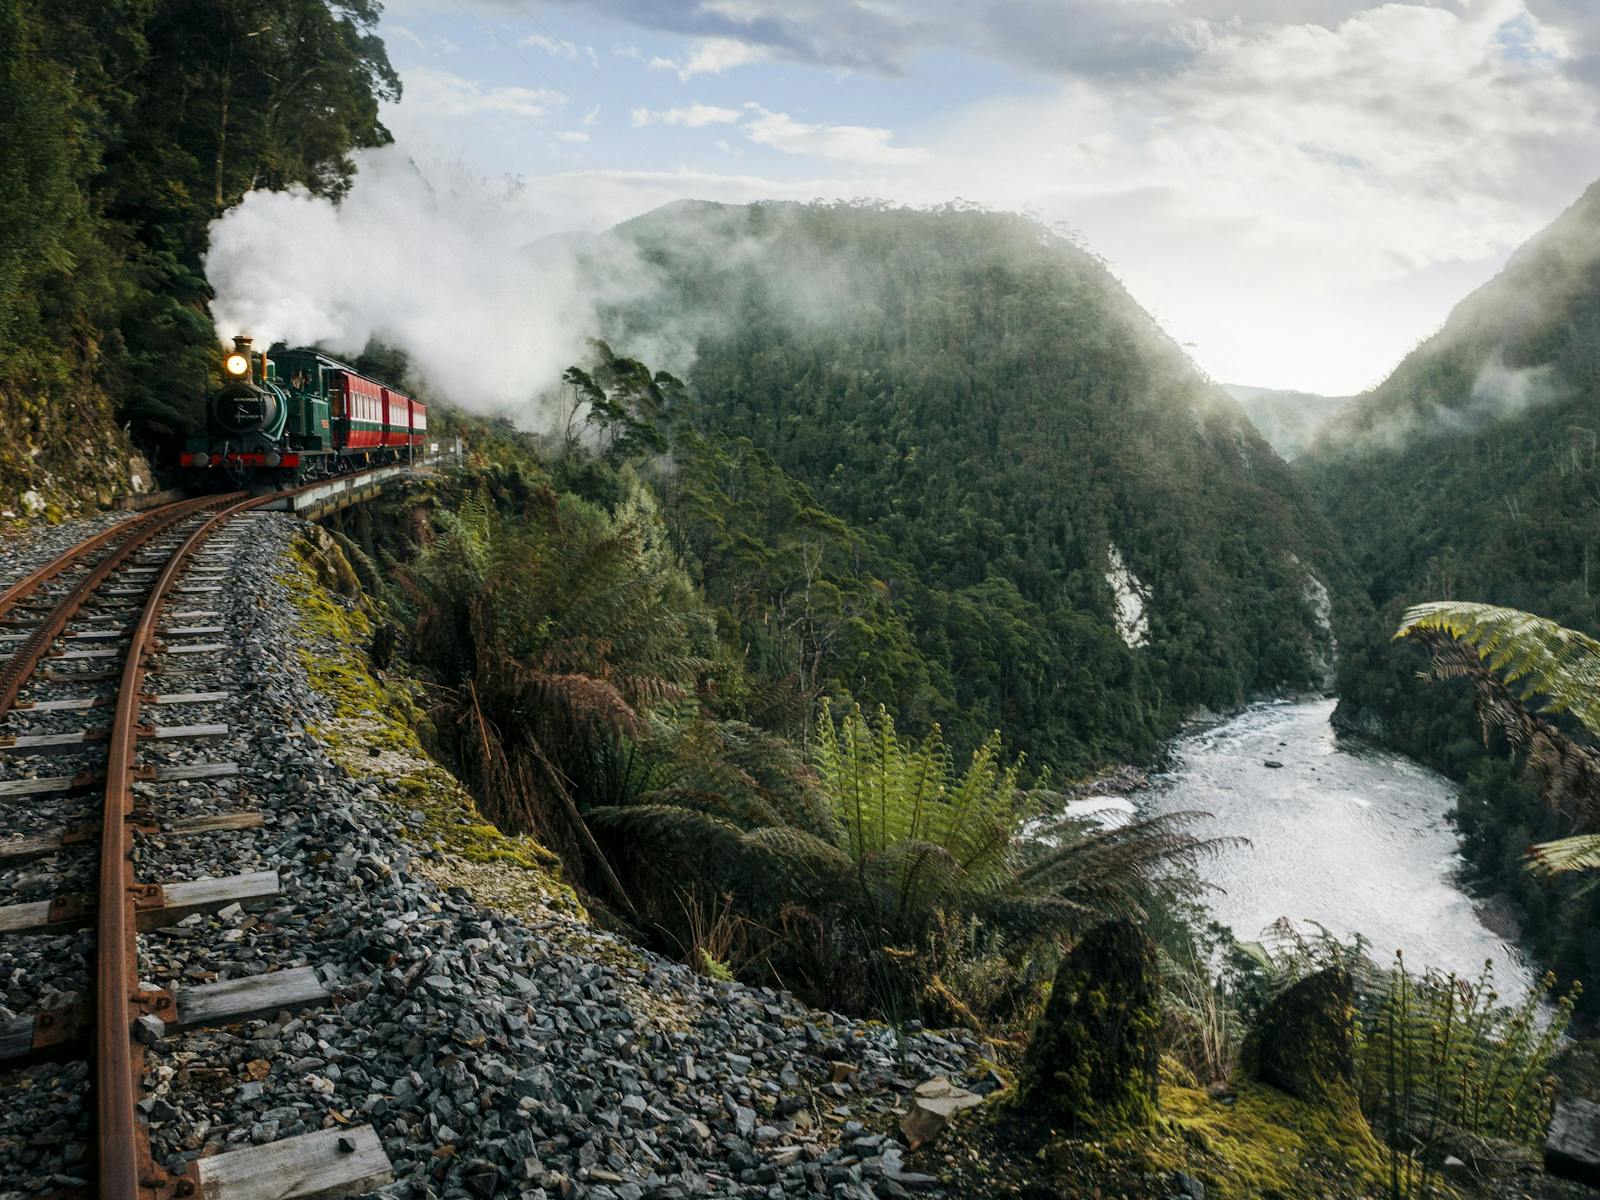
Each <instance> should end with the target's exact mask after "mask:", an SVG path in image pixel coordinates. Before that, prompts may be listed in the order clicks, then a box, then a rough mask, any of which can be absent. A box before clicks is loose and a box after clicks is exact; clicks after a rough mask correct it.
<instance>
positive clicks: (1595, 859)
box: [1528, 833, 1600, 874]
mask: <svg viewBox="0 0 1600 1200" xmlns="http://www.w3.org/2000/svg"><path fill="white" fill-rule="evenodd" d="M1528 857H1529V858H1530V859H1531V860H1532V863H1533V866H1534V868H1535V869H1536V870H1538V871H1542V872H1544V873H1545V874H1555V873H1557V872H1560V871H1595V870H1600V833H1580V834H1576V835H1574V836H1572V837H1564V838H1558V839H1557V840H1555V841H1553V842H1540V843H1539V844H1538V845H1537V846H1534V847H1533V848H1532V849H1531V850H1529V851H1528Z"/></svg>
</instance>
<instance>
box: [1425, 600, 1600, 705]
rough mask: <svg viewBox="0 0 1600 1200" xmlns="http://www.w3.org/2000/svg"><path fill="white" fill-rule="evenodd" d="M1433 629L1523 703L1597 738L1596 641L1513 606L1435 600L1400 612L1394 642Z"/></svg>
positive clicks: (1599, 647) (1599, 673) (1599, 648)
mask: <svg viewBox="0 0 1600 1200" xmlns="http://www.w3.org/2000/svg"><path fill="white" fill-rule="evenodd" d="M1422 631H1434V632H1437V633H1442V634H1445V635H1447V636H1449V637H1452V638H1454V639H1456V640H1457V641H1459V642H1462V643H1464V644H1465V645H1467V646H1468V647H1470V648H1471V649H1472V650H1473V651H1475V652H1476V653H1477V655H1478V658H1479V659H1480V660H1481V661H1482V663H1483V664H1484V666H1485V667H1487V668H1488V669H1489V670H1490V671H1492V672H1494V673H1495V674H1496V675H1497V676H1499V677H1500V678H1501V679H1502V680H1504V682H1505V683H1506V684H1507V685H1508V686H1511V687H1516V688H1518V689H1519V699H1520V700H1522V701H1523V702H1528V701H1531V700H1533V699H1535V698H1539V699H1540V701H1541V704H1540V707H1541V708H1542V710H1543V711H1545V712H1548V713H1568V714H1571V715H1572V716H1573V717H1575V718H1577V720H1579V721H1580V722H1582V724H1583V726H1584V728H1585V729H1587V730H1588V731H1589V732H1590V733H1592V734H1596V735H1600V642H1597V641H1595V640H1594V639H1593V638H1591V637H1589V636H1588V635H1586V634H1582V633H1579V632H1578V631H1577V630H1575V629H1566V628H1563V627H1562V626H1560V625H1557V624H1556V623H1555V622H1554V621H1548V620H1546V619H1545V618H1543V617H1536V616H1534V615H1533V614H1532V613H1525V612H1520V611H1518V610H1517V609H1514V608H1498V607H1496V606H1495V605H1492V604H1465V603H1458V602H1455V601H1435V602H1432V603H1429V604H1418V605H1416V606H1414V607H1412V608H1410V609H1408V610H1407V611H1406V615H1405V619H1404V620H1403V621H1402V622H1401V625H1400V628H1399V630H1398V631H1396V633H1395V636H1396V637H1397V638H1403V637H1412V636H1415V635H1416V634H1417V633H1419V632H1422Z"/></svg>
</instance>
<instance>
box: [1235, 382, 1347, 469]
mask: <svg viewBox="0 0 1600 1200" xmlns="http://www.w3.org/2000/svg"><path fill="white" fill-rule="evenodd" d="M1222 390H1223V391H1225V392H1227V393H1228V395H1230V396H1232V397H1233V398H1234V399H1235V400H1237V401H1238V402H1239V407H1240V408H1242V409H1244V415H1245V416H1247V417H1249V418H1250V423H1251V424H1252V425H1254V426H1255V427H1256V428H1257V429H1258V430H1260V431H1261V436H1262V437H1264V438H1266V439H1267V444H1268V445H1269V446H1271V447H1272V448H1273V449H1274V450H1276V451H1277V452H1278V453H1279V454H1281V455H1282V456H1283V457H1284V458H1285V459H1287V460H1290V461H1293V460H1294V459H1295V458H1297V457H1299V455H1300V454H1301V453H1303V452H1304V451H1305V448H1306V447H1307V446H1309V445H1310V444H1311V443H1312V441H1313V440H1314V439H1315V438H1316V436H1317V434H1318V433H1320V432H1321V431H1322V429H1323V427H1324V426H1325V425H1327V424H1328V422H1329V421H1331V420H1333V419H1334V418H1335V417H1336V416H1338V415H1339V414H1340V413H1341V412H1343V411H1344V410H1345V409H1346V408H1347V407H1348V406H1349V405H1350V403H1351V402H1352V401H1353V400H1354V399H1355V397H1354V396H1319V395H1317V394H1315V393H1314V392H1287V391H1281V390H1279V389H1277V388H1259V387H1246V386H1245V385H1244V384H1238V383H1225V384H1223V385H1222Z"/></svg>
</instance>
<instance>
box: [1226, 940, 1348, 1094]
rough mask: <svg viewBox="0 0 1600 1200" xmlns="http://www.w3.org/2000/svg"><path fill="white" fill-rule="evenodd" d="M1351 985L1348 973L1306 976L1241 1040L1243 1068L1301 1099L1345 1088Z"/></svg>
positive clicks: (1334, 971) (1335, 969)
mask: <svg viewBox="0 0 1600 1200" xmlns="http://www.w3.org/2000/svg"><path fill="white" fill-rule="evenodd" d="M1355 1013H1356V1005H1355V987H1354V984H1353V983H1352V981H1351V979H1350V974H1349V972H1347V971H1345V970H1342V969H1340V968H1338V967H1329V968H1327V969H1325V970H1322V971H1318V972H1317V973H1316V974H1314V975H1308V976H1306V977H1305V978H1304V979H1302V980H1300V982H1299V983H1296V984H1295V985H1294V986H1293V987H1291V988H1289V989H1288V990H1287V991H1285V992H1284V993H1283V994H1281V995H1280V996H1278V997H1277V998H1276V999H1274V1000H1273V1001H1272V1002H1271V1003H1270V1004H1268V1005H1267V1007H1266V1009H1265V1011H1264V1012H1262V1014H1261V1019H1260V1020H1259V1021H1257V1022H1256V1027H1255V1028H1254V1029H1252V1030H1251V1031H1250V1035H1249V1037H1247V1038H1246V1039H1245V1044H1244V1054H1243V1062H1244V1066H1245V1069H1246V1070H1247V1071H1249V1072H1250V1074H1252V1075H1254V1076H1255V1077H1256V1078H1257V1079H1259V1080H1261V1081H1262V1082H1263V1083H1270V1084H1271V1085H1272V1086H1273V1087H1276V1088H1281V1089H1282V1090H1283V1091H1286V1092H1288V1093H1289V1094H1290V1095H1291V1096H1295V1097H1298V1098H1299V1099H1301V1100H1307V1101H1318V1100H1323V1099H1326V1098H1328V1097H1329V1096H1331V1095H1333V1094H1334V1093H1343V1092H1345V1091H1347V1090H1348V1089H1349V1087H1350V1085H1351V1082H1352V1080H1353V1079H1354V1078H1355Z"/></svg>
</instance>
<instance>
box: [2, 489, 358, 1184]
mask: <svg viewBox="0 0 1600 1200" xmlns="http://www.w3.org/2000/svg"><path fill="white" fill-rule="evenodd" d="M362 474H365V472H363V473H362ZM355 478H356V479H357V480H359V479H360V476H356V477H355ZM316 486H318V485H317V484H306V485H302V486H300V487H296V488H290V489H286V490H284V491H274V492H269V493H265V494H261V495H256V496H253V497H252V496H248V495H247V494H246V493H243V492H234V493H230V494H226V495H217V496H206V497H200V498H196V499H192V500H184V501H179V502H176V503H174V504H169V505H165V506H163V507H161V508H158V509H154V510H152V511H150V512H148V513H146V514H143V515H141V516H139V517H136V518H133V519H131V520H129V521H126V522H123V523H121V524H118V525H115V526H112V527H111V528H110V529H107V530H103V531H102V532H100V533H98V534H96V535H94V536H92V537H90V538H87V539H85V540H84V541H83V542H80V543H79V544H78V545H76V546H74V547H73V548H72V549H70V550H68V551H67V552H66V553H64V554H61V555H59V556H58V557H57V558H55V559H53V560H52V561H51V562H49V563H46V564H45V565H44V566H42V567H39V568H38V569H36V570H35V571H33V572H31V573H30V574H29V575H28V576H26V577H25V578H23V579H22V580H19V581H18V582H17V583H16V584H13V585H12V586H11V587H9V588H7V589H5V590H4V591H3V592H0V618H3V617H4V616H5V615H6V614H7V613H9V612H11V611H12V610H14V609H16V608H17V607H18V606H19V605H21V604H23V603H25V602H26V601H27V600H28V599H29V598H30V597H32V596H34V595H36V594H37V593H38V592H39V590H40V589H41V588H42V587H43V586H44V585H45V584H47V583H48V582H49V581H50V580H52V579H54V578H55V577H57V576H59V575H60V574H62V573H63V572H65V571H67V570H69V569H70V568H72V567H73V566H74V565H77V564H80V563H84V562H85V561H86V560H90V559H92V556H93V555H95V554H96V553H97V552H98V551H101V550H103V549H105V548H107V547H108V546H109V547H110V550H109V552H108V553H106V554H104V555H103V556H102V557H100V558H99V559H98V560H94V561H93V563H92V565H91V567H90V569H89V571H88V572H87V574H85V575H84V577H83V578H81V579H79V580H78V581H77V583H76V584H74V585H73V586H72V588H71V589H69V591H68V592H67V593H66V594H65V595H63V596H61V597H60V598H59V599H58V600H57V601H56V602H55V603H54V604H53V605H51V607H50V609H49V611H48V612H46V613H45V614H43V616H42V617H41V620H40V623H39V625H38V626H37V627H36V628H35V629H33V630H32V632H31V633H30V636H29V637H28V638H27V639H26V641H25V642H23V643H22V644H21V645H20V646H19V647H18V648H17V649H16V650H15V651H14V652H13V654H12V656H11V658H10V660H8V661H7V662H5V663H4V664H3V665H0V716H3V715H4V714H5V713H7V712H9V711H10V710H11V708H12V707H13V706H14V705H15V703H16V700H17V697H18V695H19V694H20V692H21V689H22V686H23V685H24V683H25V682H26V681H27V680H28V678H29V677H30V676H31V675H32V673H33V672H34V670H35V669H36V668H37V667H38V665H39V663H40V662H41V661H42V660H43V658H44V656H45V655H46V654H47V653H48V652H49V651H50V648H51V646H52V645H53V644H54V642H55V639H56V638H57V637H58V636H59V635H60V634H61V633H62V631H63V630H64V629H65V627H66V625H67V624H68V622H69V621H71V619H72V618H73V617H74V616H75V615H76V614H77V613H78V612H79V610H80V609H82V607H83V606H84V604H85V603H86V602H87V601H88V599H89V598H90V597H91V596H92V595H93V593H94V592H95V590H96V589H97V588H99V587H100V586H101V585H102V584H103V583H105V581H106V580H107V579H108V578H110V577H111V575H112V574H113V573H114V572H115V571H117V570H118V569H119V568H121V567H123V566H124V565H125V564H126V563H127V562H128V560H129V559H130V558H131V557H132V556H133V555H134V554H135V553H136V552H137V551H139V550H140V549H141V548H143V547H145V546H147V545H148V544H149V543H150V542H151V541H153V540H154V539H156V538H158V537H159V536H161V535H162V534H163V533H167V532H170V531H172V530H173V529H174V527H176V526H179V525H181V524H182V523H183V522H185V521H188V520H190V519H191V518H193V517H195V516H197V515H201V514H206V512H207V510H208V509H212V510H215V511H212V512H210V513H209V514H207V515H204V518H203V520H202V521H201V522H200V524H199V525H197V526H196V527H194V528H193V529H191V530H190V531H189V532H188V533H187V534H186V535H184V537H183V541H182V542H181V543H180V544H179V545H178V547H177V548H176V549H175V550H174V551H173V552H172V554H171V555H170V557H169V558H168V559H167V561H166V562H165V564H164V565H163V566H162V567H161V569H160V571H159V572H158V574H157V576H156V578H155V580H154V582H153V583H151V585H150V589H149V591H148V593H147V594H146V595H145V598H144V603H143V607H142V609H141V610H140V614H139V618H138V622H137V624H136V625H135V626H134V628H133V629H132V631H131V632H130V634H129V640H128V646H127V651H126V657H125V658H124V659H123V663H122V669H121V671H120V673H119V674H118V675H116V676H114V677H115V678H118V679H119V685H118V691H117V698H116V707H115V711H114V715H113V718H112V722H111V726H110V729H109V732H108V737H107V757H106V771H105V791H104V796H103V800H102V805H101V814H100V830H99V832H100V858H99V868H100V869H99V889H98V896H97V903H98V910H97V912H96V914H95V926H96V947H95V955H96V958H95V972H94V1010H95V1011H94V1015H93V1025H94V1052H93V1059H94V1085H93V1087H94V1095H95V1100H94V1106H95V1119H96V1128H97V1135H98V1136H97V1142H98V1163H97V1166H98V1170H97V1177H98V1178H97V1181H98V1194H99V1196H101V1197H102V1198H103V1200H176V1198H183V1197H192V1196H196V1195H198V1194H200V1193H202V1192H204V1191H205V1190H206V1187H205V1185H203V1183H202V1180H203V1178H204V1172H203V1171H202V1170H200V1169H199V1164H191V1166H190V1168H189V1170H188V1171H187V1172H185V1173H184V1174H183V1175H180V1176H174V1175H172V1174H171V1173H169V1172H168V1171H167V1170H166V1169H165V1168H164V1167H162V1166H161V1164H159V1163H157V1162H155V1161H154V1158H153V1155H152V1151H151V1146H150V1141H149V1135H148V1132H147V1131H146V1130H145V1129H144V1128H143V1127H142V1126H141V1125H140V1123H139V1121H138V1118H137V1116H136V1111H137V1102H138V1100H139V1093H140V1090H141V1084H142V1076H143V1070H144V1050H143V1047H142V1046H141V1044H140V1043H139V1042H138V1041H137V1040H136V1039H135V1037H134V1035H133V1027H134V1023H135V1021H137V1020H138V1018H139V1017H140V1016H141V1015H143V1014H146V1013H148V1014H151V1015H154V1016H156V1017H158V1018H162V1019H164V1020H172V1019H174V1016H175V1013H176V1002H175V1000H174V998H173V996H172V995H171V994H170V993H167V992H144V991H141V990H140V987H139V972H138V955H139V936H138V935H139V916H140V912H141V910H143V909H145V908H146V907H150V906H155V907H159V906H160V904H161V903H162V889H161V887H160V885H159V884H149V883H141V882H140V881H138V880H137V879H135V878H134V872H133V866H132V863H131V861H130V858H131V853H132V849H133V833H134V825H135V811H134V795H133V784H134V783H135V782H136V780H137V779H139V778H140V774H139V771H138V769H137V768H136V767H135V765H134V758H135V752H136V750H137V747H138V739H139V736H140V732H141V725H140V715H141V714H140V710H141V704H142V701H143V698H144V697H143V691H144V686H143V685H144V678H145V674H146V671H147V669H148V668H147V660H148V658H149V656H150V655H151V653H152V651H154V650H155V649H156V647H157V641H156V632H157V625H158V622H159V620H160V617H161V613H162V610H163V607H164V606H165V604H166V603H167V601H168V597H169V593H170V592H171V591H172V588H173V586H174V584H176V582H177V580H178V578H179V577H180V576H181V575H182V573H183V571H184V569H185V567H186V566H187V565H188V563H189V560H190V559H191V558H192V557H193V556H194V554H195V553H196V552H197V551H198V550H199V548H200V547H201V546H202V545H203V544H204V543H205V541H206V539H207V538H208V537H210V536H211V535H212V534H213V533H215V532H216V531H217V529H218V528H220V527H221V526H222V524H223V523H224V522H226V521H227V520H228V519H229V518H231V517H234V516H236V515H238V514H240V513H242V512H246V511H249V510H251V509H256V508H261V507H264V506H266V505H269V504H272V503H274V502H281V501H283V500H284V499H285V498H286V497H293V496H296V495H298V494H300V493H303V492H306V491H308V490H311V489H312V488H314V487H316ZM118 539H121V540H120V541H119V540H118Z"/></svg>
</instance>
